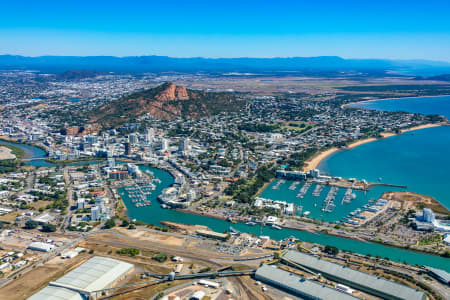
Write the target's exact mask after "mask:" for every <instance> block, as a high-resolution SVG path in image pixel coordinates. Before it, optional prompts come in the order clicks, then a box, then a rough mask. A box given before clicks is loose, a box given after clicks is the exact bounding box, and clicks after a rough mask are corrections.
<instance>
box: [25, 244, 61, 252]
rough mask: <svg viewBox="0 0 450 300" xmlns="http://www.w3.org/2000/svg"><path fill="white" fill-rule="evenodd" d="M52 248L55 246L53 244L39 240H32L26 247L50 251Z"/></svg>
mask: <svg viewBox="0 0 450 300" xmlns="http://www.w3.org/2000/svg"><path fill="white" fill-rule="evenodd" d="M54 248H55V246H54V245H52V244H47V243H41V242H32V243H30V244H29V245H28V249H30V250H36V251H42V252H49V251H52V250H53V249H54Z"/></svg>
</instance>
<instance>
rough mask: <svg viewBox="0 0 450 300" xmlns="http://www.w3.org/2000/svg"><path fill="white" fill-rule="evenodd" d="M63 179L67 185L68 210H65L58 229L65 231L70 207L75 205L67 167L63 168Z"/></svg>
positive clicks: (70, 215) (70, 214) (69, 215)
mask: <svg viewBox="0 0 450 300" xmlns="http://www.w3.org/2000/svg"><path fill="white" fill-rule="evenodd" d="M64 181H65V183H66V187H67V188H66V191H67V201H68V203H69V207H68V211H67V213H66V215H65V216H64V220H63V221H62V222H61V226H60V227H59V229H60V230H61V231H63V232H64V231H65V229H66V228H67V226H69V222H70V219H71V218H72V210H71V207H72V206H74V205H75V203H73V189H72V185H71V184H70V176H69V169H68V168H64Z"/></svg>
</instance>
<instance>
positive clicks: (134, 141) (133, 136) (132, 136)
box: [128, 133, 138, 145]
mask: <svg viewBox="0 0 450 300" xmlns="http://www.w3.org/2000/svg"><path fill="white" fill-rule="evenodd" d="M128 140H129V142H130V144H132V145H135V144H137V143H138V137H137V134H136V133H130V135H129V136H128Z"/></svg>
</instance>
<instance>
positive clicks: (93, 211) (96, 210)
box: [91, 206, 100, 221]
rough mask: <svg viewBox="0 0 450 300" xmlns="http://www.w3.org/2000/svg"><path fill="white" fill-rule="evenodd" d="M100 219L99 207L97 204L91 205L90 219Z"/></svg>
mask: <svg viewBox="0 0 450 300" xmlns="http://www.w3.org/2000/svg"><path fill="white" fill-rule="evenodd" d="M99 219H100V208H99V207H98V206H93V207H91V221H98V220H99Z"/></svg>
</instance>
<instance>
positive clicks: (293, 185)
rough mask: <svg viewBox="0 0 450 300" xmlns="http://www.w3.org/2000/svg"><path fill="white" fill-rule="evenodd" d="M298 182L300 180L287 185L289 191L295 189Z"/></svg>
mask: <svg viewBox="0 0 450 300" xmlns="http://www.w3.org/2000/svg"><path fill="white" fill-rule="evenodd" d="M299 184H300V182H299V181H294V182H293V183H292V184H291V186H290V187H289V189H290V190H291V191H293V190H295V189H296V188H297V186H298V185H299Z"/></svg>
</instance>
